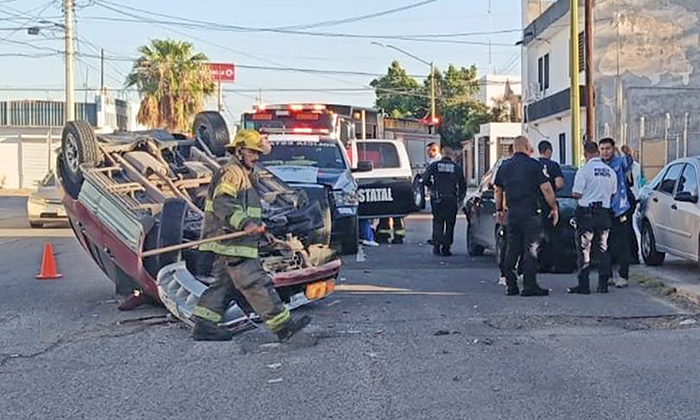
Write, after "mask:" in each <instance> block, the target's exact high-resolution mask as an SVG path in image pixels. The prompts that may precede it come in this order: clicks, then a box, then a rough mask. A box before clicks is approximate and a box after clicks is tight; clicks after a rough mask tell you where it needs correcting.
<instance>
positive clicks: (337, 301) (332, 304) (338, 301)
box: [326, 299, 340, 308]
mask: <svg viewBox="0 0 700 420" xmlns="http://www.w3.org/2000/svg"><path fill="white" fill-rule="evenodd" d="M339 303H340V299H338V300H334V301H333V302H331V303H329V304H328V305H326V306H327V307H329V308H330V307H332V306H335V305H337V304H339Z"/></svg>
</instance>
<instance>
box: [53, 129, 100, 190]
mask: <svg viewBox="0 0 700 420" xmlns="http://www.w3.org/2000/svg"><path fill="white" fill-rule="evenodd" d="M102 160H103V156H102V152H101V151H100V148H99V145H98V143H97V138H96V137H95V132H94V131H93V129H92V127H90V124H88V123H87V122H85V121H68V122H67V123H66V125H65V126H64V127H63V134H62V135H61V161H62V163H63V165H62V167H63V168H62V169H63V173H62V175H63V176H64V179H63V183H64V186H65V187H66V188H65V189H66V191H67V192H68V194H69V195H70V196H72V197H73V198H78V194H79V193H80V188H81V187H82V185H83V172H82V170H81V169H80V167H81V165H85V166H88V167H91V166H96V165H99V164H100V163H102Z"/></svg>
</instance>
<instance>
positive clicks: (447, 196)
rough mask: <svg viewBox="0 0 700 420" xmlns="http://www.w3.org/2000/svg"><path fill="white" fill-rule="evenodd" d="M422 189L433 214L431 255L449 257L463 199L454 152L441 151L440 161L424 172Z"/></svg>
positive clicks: (464, 187) (461, 174)
mask: <svg viewBox="0 0 700 420" xmlns="http://www.w3.org/2000/svg"><path fill="white" fill-rule="evenodd" d="M425 185H426V186H427V187H428V188H430V206H431V208H432V211H433V254H435V255H444V256H446V257H447V256H450V255H452V252H451V251H450V247H451V246H452V241H453V240H454V231H455V223H456V221H457V209H458V208H459V203H461V202H462V200H464V197H465V196H466V195H467V183H466V182H465V181H464V172H462V167H461V166H459V165H458V164H456V163H455V162H454V151H452V149H450V148H448V147H445V148H443V150H442V159H440V160H439V161H437V162H433V163H432V164H431V165H430V166H429V167H428V170H427V171H426V172H425Z"/></svg>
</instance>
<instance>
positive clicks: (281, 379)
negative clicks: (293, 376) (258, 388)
mask: <svg viewBox="0 0 700 420" xmlns="http://www.w3.org/2000/svg"><path fill="white" fill-rule="evenodd" d="M280 382H284V378H275V379H270V380H268V381H267V383H268V384H278V383H280Z"/></svg>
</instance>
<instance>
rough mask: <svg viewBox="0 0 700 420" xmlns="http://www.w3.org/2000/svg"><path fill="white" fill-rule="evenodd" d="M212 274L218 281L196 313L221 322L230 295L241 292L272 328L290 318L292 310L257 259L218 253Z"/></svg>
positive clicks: (214, 283) (198, 305) (281, 324)
mask: <svg viewBox="0 0 700 420" xmlns="http://www.w3.org/2000/svg"><path fill="white" fill-rule="evenodd" d="M212 276H214V278H215V281H214V282H213V283H212V284H211V285H210V286H209V289H207V291H206V292H205V293H204V295H203V296H202V299H201V300H200V301H199V303H198V304H197V306H196V307H195V309H194V311H193V312H194V315H195V316H198V317H200V318H203V319H206V320H209V321H212V322H221V320H222V318H223V314H224V313H225V312H226V309H227V308H228V306H229V303H230V302H231V299H232V298H233V297H234V296H236V294H237V292H239V293H240V294H241V295H243V297H244V298H245V300H246V301H247V303H248V304H249V305H250V307H251V308H252V309H253V311H255V313H256V314H257V315H259V316H260V318H261V319H262V320H263V321H264V322H265V325H266V326H267V327H268V328H269V329H270V330H271V331H272V332H277V331H279V329H280V328H281V327H282V326H283V325H284V324H285V323H286V322H288V321H290V319H291V315H290V313H289V310H288V309H287V308H285V307H284V304H283V303H282V300H281V299H280V297H279V295H278V294H277V291H276V290H275V288H274V286H273V284H272V278H270V276H269V275H268V274H267V273H266V272H265V270H263V268H262V266H261V265H260V261H258V260H257V259H249V258H236V257H227V256H224V255H217V257H216V260H215V261H214V266H213V268H212ZM241 306H243V305H241Z"/></svg>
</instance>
